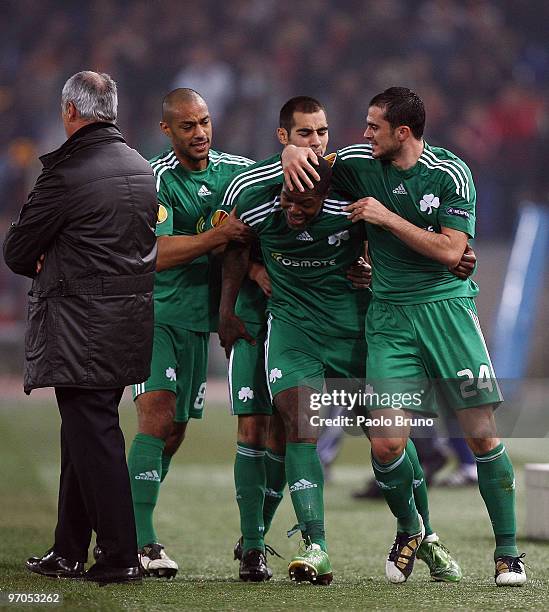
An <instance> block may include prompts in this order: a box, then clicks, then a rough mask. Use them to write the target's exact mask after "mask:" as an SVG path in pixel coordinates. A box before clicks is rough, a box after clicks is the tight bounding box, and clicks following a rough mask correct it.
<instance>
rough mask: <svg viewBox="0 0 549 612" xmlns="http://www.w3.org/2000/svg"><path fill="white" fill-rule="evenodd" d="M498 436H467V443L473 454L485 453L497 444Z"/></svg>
mask: <svg viewBox="0 0 549 612" xmlns="http://www.w3.org/2000/svg"><path fill="white" fill-rule="evenodd" d="M499 442H500V441H499V438H490V437H487V438H467V444H468V445H469V448H470V449H471V451H472V452H473V453H474V454H475V455H485V454H486V453H489V452H490V451H491V450H494V448H496V446H497V445H498V444H499Z"/></svg>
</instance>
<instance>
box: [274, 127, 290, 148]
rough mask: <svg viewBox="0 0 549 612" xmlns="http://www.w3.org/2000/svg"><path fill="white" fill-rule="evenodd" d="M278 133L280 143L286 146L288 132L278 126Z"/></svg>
mask: <svg viewBox="0 0 549 612" xmlns="http://www.w3.org/2000/svg"><path fill="white" fill-rule="evenodd" d="M276 135H277V137H278V141H279V142H280V144H282V145H284V146H286V145H287V144H288V132H287V131H286V129H285V128H280V127H279V128H276Z"/></svg>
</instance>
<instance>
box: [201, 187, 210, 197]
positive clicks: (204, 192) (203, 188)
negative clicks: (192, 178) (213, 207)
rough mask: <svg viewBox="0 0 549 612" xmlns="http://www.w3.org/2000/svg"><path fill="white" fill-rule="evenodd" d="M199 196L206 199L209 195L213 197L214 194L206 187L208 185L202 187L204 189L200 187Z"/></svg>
mask: <svg viewBox="0 0 549 612" xmlns="http://www.w3.org/2000/svg"><path fill="white" fill-rule="evenodd" d="M198 195H199V196H202V197H204V196H207V195H212V192H211V191H210V190H209V189H208V188H207V187H206V185H202V187H200V189H199V190H198Z"/></svg>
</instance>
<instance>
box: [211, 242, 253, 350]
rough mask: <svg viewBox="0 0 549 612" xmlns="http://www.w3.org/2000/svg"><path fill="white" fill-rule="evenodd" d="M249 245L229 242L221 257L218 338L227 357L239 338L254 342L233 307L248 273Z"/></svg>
mask: <svg viewBox="0 0 549 612" xmlns="http://www.w3.org/2000/svg"><path fill="white" fill-rule="evenodd" d="M249 261H250V245H243V244H240V243H237V242H230V243H229V244H228V245H227V248H226V249H225V255H224V257H223V280H222V284H221V301H220V304H219V329H218V334H219V340H220V343H221V346H222V347H223V348H224V349H225V355H226V356H227V358H229V356H230V354H231V350H232V348H233V345H234V343H235V342H236V341H237V340H238V339H239V338H244V340H246V342H249V343H250V344H255V339H254V338H253V337H252V336H251V335H250V334H249V333H248V330H247V329H246V326H245V325H244V323H243V321H242V320H241V319H240V318H239V317H237V316H236V314H235V312H234V307H235V304H236V298H237V297H238V292H239V291H240V287H241V286H242V282H243V281H244V278H245V276H246V274H247V273H248V265H249Z"/></svg>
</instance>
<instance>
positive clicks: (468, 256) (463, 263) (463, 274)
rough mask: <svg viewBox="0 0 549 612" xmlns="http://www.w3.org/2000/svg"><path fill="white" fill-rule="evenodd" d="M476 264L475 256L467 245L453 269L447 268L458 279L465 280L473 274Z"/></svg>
mask: <svg viewBox="0 0 549 612" xmlns="http://www.w3.org/2000/svg"><path fill="white" fill-rule="evenodd" d="M476 264H477V256H476V255H475V252H474V251H473V249H472V248H471V247H470V246H469V245H467V246H466V247H465V252H464V253H463V255H462V256H461V259H460V261H459V263H458V265H457V266H456V267H455V268H448V270H450V272H451V273H452V274H455V276H457V277H458V278H461V279H462V280H466V279H467V278H469V277H470V276H471V274H473V272H474V270H475V266H476Z"/></svg>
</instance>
